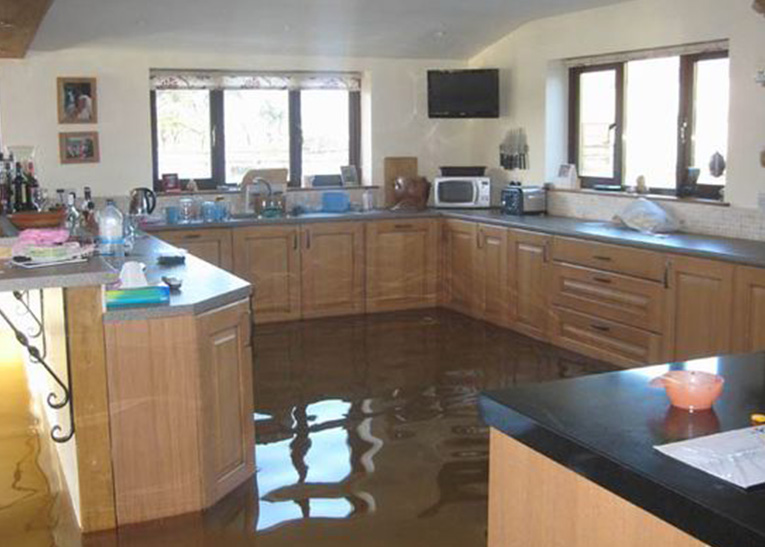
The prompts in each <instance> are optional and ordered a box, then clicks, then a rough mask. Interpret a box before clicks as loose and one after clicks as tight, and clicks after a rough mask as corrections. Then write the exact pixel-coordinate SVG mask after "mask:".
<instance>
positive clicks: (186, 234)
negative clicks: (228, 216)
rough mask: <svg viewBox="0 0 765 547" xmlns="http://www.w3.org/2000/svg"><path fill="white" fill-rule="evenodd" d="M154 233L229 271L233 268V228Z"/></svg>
mask: <svg viewBox="0 0 765 547" xmlns="http://www.w3.org/2000/svg"><path fill="white" fill-rule="evenodd" d="M152 235H153V236H155V237H157V238H159V239H161V240H163V241H166V242H168V243H169V244H171V245H173V246H175V247H178V248H180V249H185V250H186V251H187V252H188V253H189V254H191V255H194V256H195V257H197V258H200V259H202V260H204V261H205V262H209V263H210V264H213V265H215V266H218V267H219V268H223V269H224V270H226V271H229V272H230V271H232V270H233V267H234V259H233V253H232V244H233V241H232V234H231V230H227V229H225V228H203V229H200V230H186V229H183V230H165V231H161V232H154V233H153V234H152Z"/></svg>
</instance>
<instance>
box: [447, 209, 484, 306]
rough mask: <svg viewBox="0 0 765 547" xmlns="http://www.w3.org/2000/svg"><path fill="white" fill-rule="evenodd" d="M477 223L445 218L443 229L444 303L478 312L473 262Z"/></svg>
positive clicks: (476, 245)
mask: <svg viewBox="0 0 765 547" xmlns="http://www.w3.org/2000/svg"><path fill="white" fill-rule="evenodd" d="M477 250H478V226H477V225H476V224H475V223H473V222H463V221H461V220H446V221H445V222H444V230H443V304H444V306H445V307H447V308H450V309H453V310H456V311H459V312H462V313H465V314H468V315H477V314H478V310H477V308H478V298H477V297H476V284H475V279H474V271H475V268H474V262H475V259H476V253H477Z"/></svg>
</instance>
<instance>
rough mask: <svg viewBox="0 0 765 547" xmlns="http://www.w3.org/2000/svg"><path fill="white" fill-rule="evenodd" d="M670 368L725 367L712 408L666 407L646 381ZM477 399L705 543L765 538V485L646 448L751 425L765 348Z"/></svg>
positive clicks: (521, 432) (516, 429)
mask: <svg viewBox="0 0 765 547" xmlns="http://www.w3.org/2000/svg"><path fill="white" fill-rule="evenodd" d="M670 368H672V369H685V368H690V369H700V370H706V371H711V372H717V373H718V374H720V375H722V376H723V377H724V378H725V381H726V385H725V391H724V393H723V395H722V397H721V399H720V400H719V401H718V402H717V403H716V404H715V408H714V410H713V411H711V412H700V413H696V414H689V413H687V412H684V411H679V410H676V409H673V408H672V407H671V406H670V405H669V401H668V400H667V398H666V395H665V394H664V391H663V390H661V389H655V388H651V387H649V385H648V383H649V381H650V379H652V378H654V377H656V376H659V375H661V374H663V373H664V372H666V371H667V370H669V369H670ZM479 404H480V407H481V414H482V416H483V419H484V421H485V422H486V423H487V424H489V425H490V426H491V427H493V428H496V429H498V430H500V431H502V432H504V433H505V434H507V435H509V436H510V437H512V438H514V439H516V440H518V441H519V442H521V443H523V444H524V445H526V446H528V447H530V448H532V449H534V450H535V451H537V452H539V453H541V454H543V455H545V456H547V457H549V458H551V459H552V460H554V461H556V462H558V463H559V464H561V465H563V466H565V467H567V468H568V469H571V470H572V471H574V472H576V473H578V474H579V475H581V476H583V477H585V478H587V479H589V480H591V481H593V482H594V483H597V484H599V485H600V486H602V487H604V488H606V489H607V490H609V491H611V492H613V493H614V494H616V495H618V496H620V497H622V498H624V499H626V500H627V501H629V502H631V503H633V504H634V505H637V506H638V507H641V508H643V509H644V510H646V511H648V512H649V513H652V514H654V515H656V516H657V517H659V518H661V519H663V520H664V521H666V522H668V523H670V524H671V525H673V526H675V527H677V528H679V529H681V530H683V531H685V532H686V533H688V534H690V535H692V536H694V537H696V538H698V539H699V540H701V541H703V542H705V543H708V544H709V545H712V546H714V547H750V546H751V547H754V546H762V545H765V518H763V515H765V490H757V491H753V492H745V491H744V490H742V489H739V488H737V487H735V486H732V485H730V484H728V483H726V482H724V481H722V480H719V479H716V478H714V477H712V476H710V475H707V474H705V473H703V472H701V471H698V470H696V469H694V468H692V467H689V466H686V465H684V464H682V463H679V462H677V461H675V460H673V459H671V458H669V457H668V456H665V455H663V454H661V453H660V452H658V451H656V450H655V449H654V448H653V447H654V446H655V445H660V444H665V443H669V442H674V441H678V440H683V439H686V438H692V437H698V436H703V435H709V434H713V433H717V432H724V431H730V430H735V429H740V428H744V427H748V426H749V425H750V423H749V421H750V415H751V414H752V413H754V412H762V411H765V353H758V354H752V355H746V356H731V357H720V358H708V359H702V360H698V361H691V362H688V363H683V364H674V365H664V366H654V367H647V368H642V369H633V370H628V371H620V372H613V373H606V374H601V375H595V376H589V377H585V378H578V379H573V380H562V381H556V382H550V383H546V384H535V385H526V386H518V387H515V388H512V389H507V390H503V391H496V392H490V393H486V394H483V395H482V396H481V399H480V403H479Z"/></svg>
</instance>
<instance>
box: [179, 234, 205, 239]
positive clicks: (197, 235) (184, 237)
mask: <svg viewBox="0 0 765 547" xmlns="http://www.w3.org/2000/svg"><path fill="white" fill-rule="evenodd" d="M200 237H202V236H201V235H200V234H186V235H184V236H183V239H199V238H200Z"/></svg>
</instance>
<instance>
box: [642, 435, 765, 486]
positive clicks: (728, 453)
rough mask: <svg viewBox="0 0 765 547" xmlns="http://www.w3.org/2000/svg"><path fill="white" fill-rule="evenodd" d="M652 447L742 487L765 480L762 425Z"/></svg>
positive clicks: (761, 482) (755, 484) (764, 438)
mask: <svg viewBox="0 0 765 547" xmlns="http://www.w3.org/2000/svg"><path fill="white" fill-rule="evenodd" d="M654 448H656V450H658V451H659V452H661V453H663V454H666V455H667V456H669V457H671V458H674V459H676V460H678V461H681V462H682V463H684V464H687V465H690V466H691V467H695V468H696V469H700V470H701V471H704V472H706V473H709V474H710V475H714V476H715V477H717V478H720V479H723V480H724V481H727V482H730V483H732V484H735V485H736V486H739V487H741V488H745V489H749V488H754V487H756V486H759V485H761V484H765V427H749V428H746V429H738V430H736V431H728V432H726V433H719V434H717V435H710V436H708V437H700V438H698V439H691V440H688V441H682V442H679V443H672V444H665V445H663V446H656V447H654Z"/></svg>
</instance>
